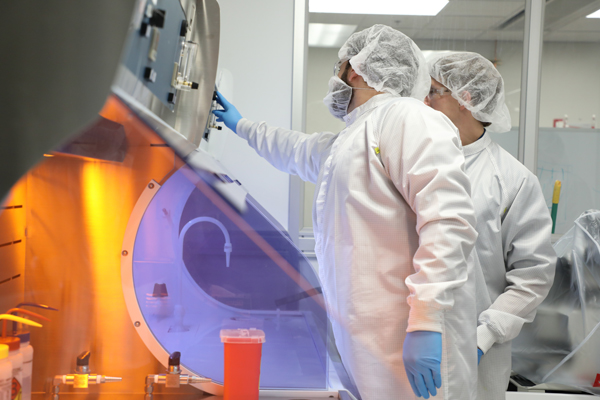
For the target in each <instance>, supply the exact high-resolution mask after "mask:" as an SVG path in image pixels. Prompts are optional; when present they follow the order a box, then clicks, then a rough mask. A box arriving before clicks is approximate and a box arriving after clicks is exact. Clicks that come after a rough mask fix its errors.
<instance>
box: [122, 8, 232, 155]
mask: <svg viewBox="0 0 600 400" xmlns="http://www.w3.org/2000/svg"><path fill="white" fill-rule="evenodd" d="M139 1H141V2H144V3H145V1H143V0H139ZM182 7H183V9H184V10H186V12H188V13H190V12H192V11H193V12H194V14H193V15H190V14H187V15H186V17H187V20H188V23H189V22H190V21H191V25H192V29H191V33H188V35H187V40H190V41H192V42H195V43H197V44H198V51H197V52H196V57H195V63H194V64H195V68H194V69H193V70H192V74H191V75H190V78H191V80H192V81H193V82H197V83H198V84H199V87H198V89H197V90H190V91H178V93H177V102H176V104H175V108H174V110H173V111H171V110H170V109H169V108H168V107H167V106H166V105H165V104H164V103H163V102H162V101H160V100H159V99H158V98H157V97H156V96H155V95H154V94H153V93H152V92H151V91H150V90H149V89H148V88H147V87H146V85H144V83H143V82H141V81H139V80H138V79H137V78H136V77H135V76H134V75H133V74H132V73H131V71H129V70H128V69H127V68H126V67H124V66H123V65H121V66H120V67H119V69H118V73H117V75H116V78H115V80H114V83H113V92H116V93H117V94H120V93H121V92H120V91H123V92H124V93H126V94H127V95H129V96H131V97H132V98H134V99H135V100H136V101H137V102H138V103H139V104H140V105H141V106H143V107H145V108H147V109H148V110H150V111H151V112H152V113H153V114H154V115H156V116H157V117H158V118H160V119H161V120H162V121H164V122H165V123H166V124H168V125H169V126H170V127H172V128H174V129H175V130H176V131H177V132H178V133H180V134H181V135H182V136H183V137H184V138H185V139H186V140H187V141H188V142H189V144H190V145H192V146H190V147H191V148H195V147H198V146H199V145H200V141H201V140H202V134H203V133H204V128H205V126H206V122H207V120H208V116H209V110H210V105H211V103H212V96H213V92H214V87H215V79H216V76H217V61H218V58H219V38H220V35H219V32H220V12H219V4H218V3H217V1H216V0H204V1H202V2H201V4H200V5H199V6H196V5H195V3H194V2H193V1H186V2H182ZM142 11H143V9H140V8H139V7H136V12H137V13H140V12H142ZM133 20H134V21H139V20H141V19H140V18H139V17H137V18H136V17H135V16H134V18H133ZM138 29H139V27H138V26H137V25H135V24H134V23H132V25H131V26H130V31H129V32H130V34H132V35H136V34H137V30H138ZM184 155H185V154H184Z"/></svg>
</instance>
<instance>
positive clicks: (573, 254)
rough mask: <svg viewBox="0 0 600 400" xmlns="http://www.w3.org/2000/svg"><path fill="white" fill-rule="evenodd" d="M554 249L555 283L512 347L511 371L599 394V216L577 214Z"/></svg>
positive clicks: (598, 214) (599, 214)
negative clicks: (555, 256) (531, 321)
mask: <svg viewBox="0 0 600 400" xmlns="http://www.w3.org/2000/svg"><path fill="white" fill-rule="evenodd" d="M554 248H555V250H556V253H557V256H558V260H557V264H556V275H555V278H554V284H553V286H552V289H551V290H550V293H549V294H548V297H547V298H546V300H544V302H543V303H542V304H541V305H540V307H539V309H538V312H537V316H536V318H535V320H534V321H533V323H531V324H526V325H525V326H524V327H523V330H522V332H521V334H520V335H519V337H517V338H516V339H515V340H514V342H513V370H514V371H515V372H517V373H519V374H521V375H523V376H525V377H527V378H529V379H530V380H532V381H533V382H535V383H537V384H541V383H544V384H554V385H557V384H558V385H567V386H570V387H573V388H577V389H579V390H582V391H586V392H589V393H594V394H597V395H600V211H598V210H589V211H586V212H584V213H583V214H581V215H580V216H579V217H578V218H577V220H575V224H574V226H573V228H571V229H570V230H569V231H568V232H567V233H566V234H565V235H563V237H562V238H561V239H560V240H559V241H558V242H556V244H555V245H554Z"/></svg>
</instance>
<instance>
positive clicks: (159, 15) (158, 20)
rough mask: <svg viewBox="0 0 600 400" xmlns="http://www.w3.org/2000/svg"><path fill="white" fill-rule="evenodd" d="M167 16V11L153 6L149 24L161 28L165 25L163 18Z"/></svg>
mask: <svg viewBox="0 0 600 400" xmlns="http://www.w3.org/2000/svg"><path fill="white" fill-rule="evenodd" d="M166 17H167V12H166V11H165V10H159V9H157V8H155V9H154V10H153V11H152V17H150V25H152V26H155V27H157V28H162V27H163V26H165V18H166Z"/></svg>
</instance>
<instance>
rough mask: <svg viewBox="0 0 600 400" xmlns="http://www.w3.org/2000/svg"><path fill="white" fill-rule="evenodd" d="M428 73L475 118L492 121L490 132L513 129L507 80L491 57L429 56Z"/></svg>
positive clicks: (463, 53)
mask: <svg viewBox="0 0 600 400" xmlns="http://www.w3.org/2000/svg"><path fill="white" fill-rule="evenodd" d="M429 74H430V75H431V77H432V78H433V79H435V80H436V81H438V82H439V83H441V84H442V85H444V86H446V87H447V88H448V89H450V91H451V92H452V97H454V98H455V99H456V100H458V102H459V103H460V104H461V105H463V106H465V107H466V108H467V110H469V111H471V113H472V114H473V117H474V118H475V119H476V120H478V121H481V122H490V123H491V125H490V126H489V127H488V128H487V129H488V131H490V132H506V131H509V130H510V127H511V121H510V113H509V112H508V107H506V104H505V102H504V81H503V80H502V76H500V73H499V72H498V70H497V69H496V67H494V64H492V63H491V62H490V61H489V60H487V59H485V58H484V57H483V56H481V55H480V54H477V53H470V52H450V53H443V54H440V55H434V56H432V57H431V58H430V59H429ZM467 93H468V94H467Z"/></svg>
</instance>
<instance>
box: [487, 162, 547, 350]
mask: <svg viewBox="0 0 600 400" xmlns="http://www.w3.org/2000/svg"><path fill="white" fill-rule="evenodd" d="M517 190H518V191H517V194H516V196H515V197H514V200H513V202H512V204H510V205H509V206H508V209H507V210H506V211H505V216H504V220H503V221H502V248H503V252H504V261H505V265H506V271H507V272H506V281H507V283H508V286H507V287H506V289H505V290H504V293H502V294H501V295H500V296H498V298H496V300H495V301H494V302H493V303H492V305H491V306H490V308H488V309H487V310H485V311H484V312H482V313H481V314H480V315H479V326H478V328H477V346H478V347H479V348H480V349H481V350H482V351H483V352H484V353H485V352H486V351H488V349H489V348H490V347H492V345H493V344H494V343H496V342H498V343H504V342H506V341H509V340H512V339H514V338H515V337H517V335H518V334H519V332H520V331H521V328H522V326H523V324H524V323H526V322H531V321H533V318H534V317H535V312H536V309H537V307H538V306H539V305H540V303H541V302H542V301H543V300H544V299H545V298H546V295H547V294H548V292H549V291H550V287H551V286H552V282H553V281H554V270H555V267H556V253H555V251H554V248H553V247H552V244H551V242H550V234H551V231H552V220H551V219H550V214H549V212H548V208H547V206H546V202H545V201H544V196H543V194H542V190H541V188H540V185H539V183H538V181H537V178H536V177H535V176H534V175H533V174H531V173H528V174H527V176H526V177H524V178H523V179H522V181H521V182H520V185H519V187H518V188H517Z"/></svg>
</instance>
